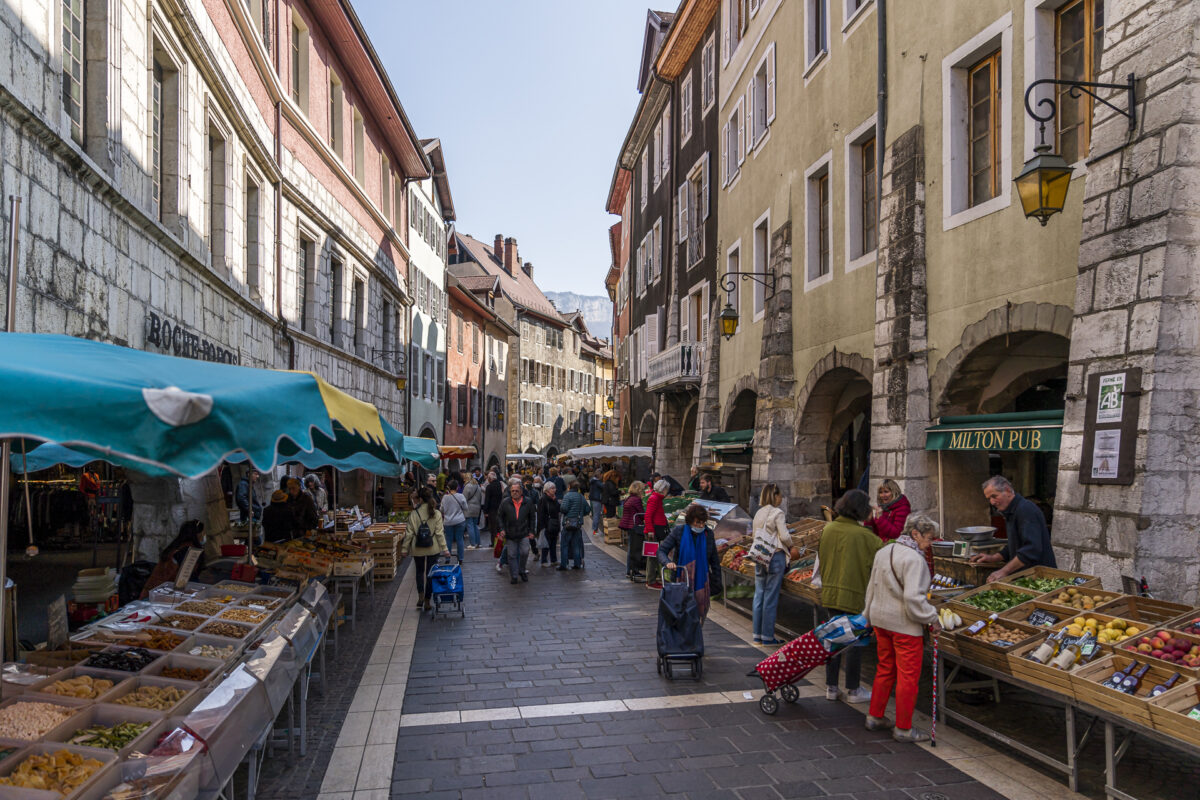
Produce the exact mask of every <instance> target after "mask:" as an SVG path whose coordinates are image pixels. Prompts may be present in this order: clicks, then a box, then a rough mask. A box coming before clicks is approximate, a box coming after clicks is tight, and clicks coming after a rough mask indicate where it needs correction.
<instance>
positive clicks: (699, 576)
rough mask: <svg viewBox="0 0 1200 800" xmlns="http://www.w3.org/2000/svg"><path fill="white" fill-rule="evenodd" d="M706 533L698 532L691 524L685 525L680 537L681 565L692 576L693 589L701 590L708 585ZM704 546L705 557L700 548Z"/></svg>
mask: <svg viewBox="0 0 1200 800" xmlns="http://www.w3.org/2000/svg"><path fill="white" fill-rule="evenodd" d="M707 544H708V543H707V541H706V540H705V534H704V533H696V532H695V531H693V530H692V526H691V525H686V524H685V525H684V526H683V533H682V534H681V535H680V537H679V567H680V569H685V570H687V571H688V573H689V574H690V575H691V576H692V590H693V591H697V592H698V591H700V590H701V589H703V588H705V587H706V586H708V548H707V546H706V545H707ZM701 548H704V554H703V557H701V553H700V550H701Z"/></svg>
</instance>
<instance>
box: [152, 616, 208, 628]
mask: <svg viewBox="0 0 1200 800" xmlns="http://www.w3.org/2000/svg"><path fill="white" fill-rule="evenodd" d="M204 622H205V619H204V617H192V616H187V615H185V614H169V615H167V616H165V617H163V619H162V624H163V625H166V626H168V627H171V628H178V629H179V630H181V631H194V630H196V628H199V627H200V626H201V625H203V624H204Z"/></svg>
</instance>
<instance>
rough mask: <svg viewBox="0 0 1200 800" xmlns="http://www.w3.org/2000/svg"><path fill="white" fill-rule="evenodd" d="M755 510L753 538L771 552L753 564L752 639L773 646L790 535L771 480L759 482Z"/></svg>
mask: <svg viewBox="0 0 1200 800" xmlns="http://www.w3.org/2000/svg"><path fill="white" fill-rule="evenodd" d="M758 503H759V507H758V511H756V512H754V524H753V526H752V530H753V531H754V540H755V542H756V543H757V542H760V541H761V542H764V543H766V545H767V546H768V547H770V548H771V549H772V550H773V552H772V554H771V563H770V564H769V565H767V566H765V567H764V566H763V565H762V564H755V565H754V607H753V621H754V643H755V644H764V645H769V646H775V645H777V644H779V643H780V642H779V640H778V639H776V638H775V614H776V612H777V611H778V610H779V592H780V590H781V589H782V588H783V576H784V574H786V573H787V568H788V555H789V554H790V553H789V551H790V550H791V547H792V535H791V533H789V532H788V529H787V519H786V516H785V514H784V512H783V509H782V508H781V505H782V504H783V492H782V491H780V489H779V486H777V485H776V484H774V483H768V484H767V485H765V486H763V488H762V492H761V493H759V496H758Z"/></svg>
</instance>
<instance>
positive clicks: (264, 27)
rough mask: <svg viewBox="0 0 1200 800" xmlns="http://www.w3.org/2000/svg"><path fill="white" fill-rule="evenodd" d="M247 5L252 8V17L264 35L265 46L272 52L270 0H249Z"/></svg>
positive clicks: (260, 32)
mask: <svg viewBox="0 0 1200 800" xmlns="http://www.w3.org/2000/svg"><path fill="white" fill-rule="evenodd" d="M246 5H247V6H248V7H249V8H250V17H251V19H253V20H254V27H255V28H257V29H258V32H259V35H260V36H261V37H262V44H263V47H264V48H266V51H267V53H268V54H269V53H270V52H271V34H270V29H271V26H270V24H269V23H270V19H271V12H270V5H269V0H247V2H246Z"/></svg>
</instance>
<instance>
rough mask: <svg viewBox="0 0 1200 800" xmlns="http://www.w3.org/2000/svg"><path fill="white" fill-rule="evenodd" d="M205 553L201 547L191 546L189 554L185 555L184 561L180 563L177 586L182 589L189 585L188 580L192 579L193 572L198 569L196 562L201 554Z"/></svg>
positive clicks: (176, 580) (176, 577) (176, 578)
mask: <svg viewBox="0 0 1200 800" xmlns="http://www.w3.org/2000/svg"><path fill="white" fill-rule="evenodd" d="M203 553H204V551H203V550H201V549H200V548H199V547H189V548H188V551H187V555H185V556H184V557H183V563H182V564H180V565H179V573H178V574H176V576H175V588H176V589H182V588H183V587H185V586H187V582H188V581H190V580H191V579H192V573H193V572H195V571H196V562H198V561H199V560H200V556H201V555H202V554H203Z"/></svg>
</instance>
